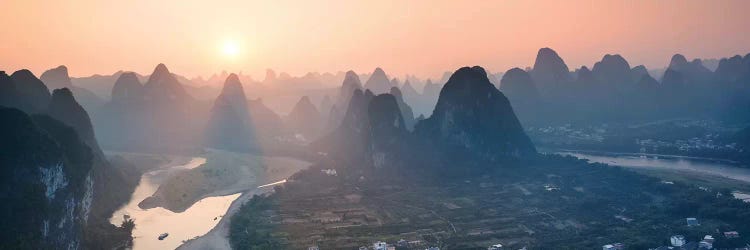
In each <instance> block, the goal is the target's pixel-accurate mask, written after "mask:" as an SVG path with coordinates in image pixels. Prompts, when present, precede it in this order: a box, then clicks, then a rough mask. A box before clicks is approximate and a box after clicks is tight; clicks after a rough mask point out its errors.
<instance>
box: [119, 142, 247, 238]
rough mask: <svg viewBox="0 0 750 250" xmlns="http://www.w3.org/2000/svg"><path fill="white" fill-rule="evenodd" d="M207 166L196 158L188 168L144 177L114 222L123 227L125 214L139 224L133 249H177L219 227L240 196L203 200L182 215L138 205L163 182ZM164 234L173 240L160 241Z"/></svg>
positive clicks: (166, 167)
mask: <svg viewBox="0 0 750 250" xmlns="http://www.w3.org/2000/svg"><path fill="white" fill-rule="evenodd" d="M204 163H206V158H202V157H194V158H192V159H191V160H190V161H189V162H187V163H186V164H182V163H179V164H167V165H164V166H162V167H160V168H158V169H156V170H153V171H150V172H147V173H145V174H143V176H141V181H140V183H139V184H138V186H137V187H136V189H135V191H134V192H133V196H132V198H131V199H130V201H129V202H128V203H127V204H126V205H125V206H123V207H122V208H120V209H119V210H118V211H116V212H115V213H114V214H113V215H112V218H111V219H110V222H111V223H112V224H115V225H120V223H122V220H123V215H125V214H127V215H129V216H130V217H131V218H132V219H134V220H135V229H134V230H133V249H135V250H138V249H175V248H177V247H178V246H180V245H181V244H182V241H185V240H189V239H192V238H195V237H198V236H201V235H204V234H206V233H207V232H208V231H209V230H211V229H212V228H213V227H214V226H216V224H218V223H219V219H220V218H221V216H222V215H224V213H226V212H227V209H229V206H230V205H231V204H232V202H233V201H234V200H235V199H237V198H238V197H240V194H239V193H237V194H232V195H226V196H218V197H208V198H204V199H201V200H199V201H198V202H196V203H195V204H193V205H192V206H191V207H190V208H188V209H187V210H185V211H184V212H181V213H175V212H172V211H169V210H167V209H164V208H161V207H157V208H151V209H141V208H139V207H138V203H139V202H141V201H142V200H143V199H145V198H147V197H149V196H150V195H152V194H153V193H154V192H156V190H157V189H158V188H159V185H160V184H161V183H162V181H164V180H165V179H167V177H169V176H170V175H172V174H174V173H176V172H178V171H182V170H187V169H192V168H196V167H198V166H200V165H202V164H204ZM162 233H169V236H168V237H166V238H165V239H163V240H159V239H158V238H157V237H158V236H159V235H160V234H162Z"/></svg>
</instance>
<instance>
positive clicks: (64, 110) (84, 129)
mask: <svg viewBox="0 0 750 250" xmlns="http://www.w3.org/2000/svg"><path fill="white" fill-rule="evenodd" d="M47 113H48V114H49V115H50V116H51V117H52V118H55V119H57V120H59V121H62V122H63V123H65V124H66V125H68V126H71V127H72V128H73V129H75V131H76V132H77V133H78V136H80V137H81V140H83V142H85V143H86V144H87V145H88V146H89V147H90V148H91V150H92V151H93V153H94V154H97V155H99V156H100V157H102V158H103V157H104V153H103V152H102V151H101V148H99V143H98V142H97V140H96V136H94V126H93V125H91V118H89V115H88V113H87V112H86V110H84V109H83V107H82V106H81V105H79V104H78V102H76V100H75V98H73V93H72V92H71V91H70V89H68V88H61V89H55V91H53V92H52V99H51V101H50V103H49V107H48V108H47Z"/></svg>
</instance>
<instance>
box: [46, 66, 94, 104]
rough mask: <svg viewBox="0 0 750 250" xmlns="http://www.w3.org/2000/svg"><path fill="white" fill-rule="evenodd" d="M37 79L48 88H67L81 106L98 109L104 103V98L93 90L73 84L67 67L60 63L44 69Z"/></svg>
mask: <svg viewBox="0 0 750 250" xmlns="http://www.w3.org/2000/svg"><path fill="white" fill-rule="evenodd" d="M39 79H40V80H41V81H42V82H44V84H45V85H47V87H48V88H49V89H50V90H55V89H60V88H67V89H69V90H70V91H71V92H72V93H73V95H75V96H76V99H77V100H78V102H79V103H81V106H84V107H87V108H89V109H98V108H99V107H101V105H103V104H104V100H103V99H102V98H100V97H99V96H97V95H96V94H94V92H91V91H90V90H88V89H85V88H80V87H77V86H73V83H72V82H71V80H70V76H69V75H68V68H67V67H65V65H60V66H58V67H57V68H54V69H50V70H47V71H45V72H44V73H42V75H41V76H40V77H39Z"/></svg>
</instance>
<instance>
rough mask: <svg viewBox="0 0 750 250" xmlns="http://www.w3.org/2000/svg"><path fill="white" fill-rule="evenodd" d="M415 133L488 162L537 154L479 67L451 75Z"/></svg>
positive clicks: (508, 103) (503, 98)
mask: <svg viewBox="0 0 750 250" xmlns="http://www.w3.org/2000/svg"><path fill="white" fill-rule="evenodd" d="M415 133H416V134H417V136H418V137H420V138H422V139H423V140H427V141H432V142H434V144H436V145H440V146H441V147H442V148H444V150H452V151H457V152H472V153H473V154H477V155H480V156H482V157H484V158H487V159H490V160H494V159H499V158H503V157H501V156H511V157H521V156H524V155H529V154H535V153H536V149H535V148H534V145H533V144H532V143H531V140H529V138H528V136H526V133H525V132H524V131H523V128H522V127H521V124H520V123H519V121H518V119H517V118H516V115H515V113H514V112H513V109H512V108H511V105H510V102H509V101H508V99H507V98H506V97H505V95H503V94H502V93H501V92H500V91H498V90H497V89H496V88H495V87H494V86H493V85H492V83H490V81H489V79H488V78H487V73H486V72H485V71H484V69H483V68H482V67H479V66H474V67H471V68H469V67H464V68H461V69H459V70H457V71H456V72H455V73H454V74H453V75H452V76H451V78H450V79H449V80H448V82H447V83H446V84H445V86H444V87H443V89H442V90H441V91H440V97H439V99H438V103H437V105H436V106H435V111H434V112H433V113H432V116H430V117H429V118H427V119H425V120H423V121H421V122H420V123H419V124H417V126H416V128H415Z"/></svg>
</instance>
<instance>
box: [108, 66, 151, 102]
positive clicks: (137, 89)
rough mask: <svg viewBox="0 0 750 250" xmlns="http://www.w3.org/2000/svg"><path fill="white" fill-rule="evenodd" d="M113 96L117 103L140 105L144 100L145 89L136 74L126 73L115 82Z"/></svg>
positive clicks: (113, 100)
mask: <svg viewBox="0 0 750 250" xmlns="http://www.w3.org/2000/svg"><path fill="white" fill-rule="evenodd" d="M111 96H112V102H115V103H140V102H142V101H143V100H144V88H143V85H142V84H141V82H140V81H139V80H138V76H137V75H136V74H135V73H132V72H125V73H122V74H121V75H120V77H118V78H117V81H115V85H114V86H113V87H112V94H111Z"/></svg>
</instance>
